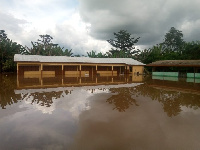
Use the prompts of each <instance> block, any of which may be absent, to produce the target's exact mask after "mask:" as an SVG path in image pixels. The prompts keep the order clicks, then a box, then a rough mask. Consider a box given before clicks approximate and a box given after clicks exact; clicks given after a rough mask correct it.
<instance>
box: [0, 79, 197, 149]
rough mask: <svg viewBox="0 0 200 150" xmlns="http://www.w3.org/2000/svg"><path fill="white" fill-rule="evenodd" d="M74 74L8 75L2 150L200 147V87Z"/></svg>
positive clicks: (0, 116)
mask: <svg viewBox="0 0 200 150" xmlns="http://www.w3.org/2000/svg"><path fill="white" fill-rule="evenodd" d="M70 79H71V78H70ZM73 79H74V80H66V78H65V79H62V78H61V79H59V78H55V79H52V80H51V78H45V79H43V80H41V79H40V80H39V79H38V80H37V82H38V84H37V82H36V80H35V79H30V80H29V79H22V80H20V81H19V80H17V77H16V76H15V75H9V76H5V75H2V76H1V81H0V82H1V85H2V86H1V87H0V106H1V108H2V109H0V129H1V130H0V149H16V147H17V149H75V150H77V149H183V148H185V149H189V148H191V149H198V148H199V147H200V145H199V141H198V139H199V138H200V136H199V135H198V134H196V133H198V132H199V126H200V119H199V118H200V109H199V108H200V84H198V83H191V82H186V80H178V81H174V80H171V81H169V80H158V79H149V78H145V80H144V81H139V80H137V82H136V80H134V81H133V80H132V79H135V77H134V78H133V77H128V78H127V77H124V76H119V77H102V78H101V77H94V78H93V79H92V78H91V79H90V78H86V77H83V78H81V79H80V78H77V80H75V78H73ZM140 79H143V77H142V78H141V77H140ZM26 81H27V82H26ZM122 112H123V113H122ZM91 141H92V142H91Z"/></svg>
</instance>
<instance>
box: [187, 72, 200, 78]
mask: <svg viewBox="0 0 200 150" xmlns="http://www.w3.org/2000/svg"><path fill="white" fill-rule="evenodd" d="M194 77H195V78H200V73H195V74H194V73H187V78H194Z"/></svg>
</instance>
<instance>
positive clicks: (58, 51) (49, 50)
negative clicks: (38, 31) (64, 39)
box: [26, 34, 73, 56]
mask: <svg viewBox="0 0 200 150" xmlns="http://www.w3.org/2000/svg"><path fill="white" fill-rule="evenodd" d="M39 36H40V38H41V39H38V40H37V42H32V41H31V44H32V48H28V47H26V49H27V50H28V51H29V54H31V55H44V56H71V55H72V54H73V53H72V50H68V49H65V50H63V49H64V47H63V48H61V47H60V46H59V45H58V44H54V43H53V42H52V40H53V37H52V36H50V35H48V34H46V35H39Z"/></svg>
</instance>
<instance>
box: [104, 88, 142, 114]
mask: <svg viewBox="0 0 200 150" xmlns="http://www.w3.org/2000/svg"><path fill="white" fill-rule="evenodd" d="M110 91H111V93H114V94H113V95H112V96H111V97H110V98H108V99H107V100H106V102H108V103H109V104H114V105H115V107H114V108H113V110H114V109H117V110H118V111H120V112H124V111H125V110H126V109H128V108H129V106H130V105H133V104H135V106H139V105H138V104H137V103H136V100H135V99H133V98H132V92H131V90H130V88H117V89H115V88H112V89H110Z"/></svg>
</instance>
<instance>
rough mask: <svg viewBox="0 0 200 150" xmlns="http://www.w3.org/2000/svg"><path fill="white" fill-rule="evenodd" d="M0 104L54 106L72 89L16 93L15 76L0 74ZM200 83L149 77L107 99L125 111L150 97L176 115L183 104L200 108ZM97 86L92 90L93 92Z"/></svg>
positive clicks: (115, 107)
mask: <svg viewBox="0 0 200 150" xmlns="http://www.w3.org/2000/svg"><path fill="white" fill-rule="evenodd" d="M0 79H1V80H0V84H1V86H0V107H1V108H2V109H6V106H7V105H12V104H14V103H17V102H19V101H21V100H31V103H32V104H33V103H37V104H39V105H41V106H44V107H51V105H52V104H53V100H54V99H59V98H61V97H64V95H68V94H71V92H73V91H68V90H64V91H63V90H61V91H48V92H33V93H30V92H29V93H27V94H23V93H20V94H16V93H15V90H16V87H17V83H16V76H15V75H8V76H6V75H0ZM199 89H200V84H194V83H191V84H190V83H186V82H183V83H182V82H167V81H166V82H164V81H162V82H161V81H153V82H152V80H148V81H146V82H144V84H140V85H138V86H135V87H119V88H110V89H108V88H107V89H105V88H102V89H99V90H102V91H104V90H107V91H109V92H111V94H112V96H111V97H110V98H108V99H107V100H106V102H108V103H109V104H113V105H114V108H113V109H115V110H118V111H119V112H124V111H126V110H127V109H128V108H130V106H132V105H135V106H139V105H138V103H137V101H136V100H137V99H136V98H137V97H143V98H145V97H146V98H150V99H152V100H154V101H155V100H156V101H158V102H159V103H161V104H162V106H163V111H164V112H166V113H167V115H168V116H169V117H173V116H177V115H178V114H179V113H180V112H181V111H182V106H185V107H187V108H192V109H199V108H200V94H199V93H200V90H199ZM86 91H87V90H86ZM94 92H95V89H91V93H94Z"/></svg>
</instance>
